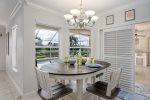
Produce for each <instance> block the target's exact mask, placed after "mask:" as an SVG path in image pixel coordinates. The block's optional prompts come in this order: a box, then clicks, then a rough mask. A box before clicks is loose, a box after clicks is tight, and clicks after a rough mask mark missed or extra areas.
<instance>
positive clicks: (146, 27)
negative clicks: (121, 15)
mask: <svg viewBox="0 0 150 100" xmlns="http://www.w3.org/2000/svg"><path fill="white" fill-rule="evenodd" d="M135 29H136V31H137V34H139V35H144V36H146V37H150V22H147V23H140V24H136V25H135Z"/></svg>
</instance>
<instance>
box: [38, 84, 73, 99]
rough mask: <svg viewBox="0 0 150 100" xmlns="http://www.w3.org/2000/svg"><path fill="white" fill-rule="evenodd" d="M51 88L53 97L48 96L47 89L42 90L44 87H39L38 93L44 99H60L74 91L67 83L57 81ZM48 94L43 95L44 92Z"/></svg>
mask: <svg viewBox="0 0 150 100" xmlns="http://www.w3.org/2000/svg"><path fill="white" fill-rule="evenodd" d="M51 89H52V91H51V92H52V97H51V98H49V99H48V98H47V96H46V95H48V94H46V91H44V90H42V89H39V90H38V94H39V95H40V97H41V98H42V99H43V100H56V99H59V98H61V97H64V96H66V95H68V94H70V93H72V89H71V88H69V87H67V86H66V85H64V84H62V83H58V82H57V83H56V84H53V85H52V86H51ZM43 91H44V93H45V94H46V95H42V94H43V93H42V92H43Z"/></svg>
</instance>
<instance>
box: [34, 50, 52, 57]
mask: <svg viewBox="0 0 150 100" xmlns="http://www.w3.org/2000/svg"><path fill="white" fill-rule="evenodd" d="M46 58H50V49H49V48H36V59H46Z"/></svg>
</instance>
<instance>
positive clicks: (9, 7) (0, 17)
mask: <svg viewBox="0 0 150 100" xmlns="http://www.w3.org/2000/svg"><path fill="white" fill-rule="evenodd" d="M16 4H17V0H0V24H2V25H5V24H6V23H7V22H8V19H9V17H10V14H11V12H12V11H13V9H14V7H15V6H16Z"/></svg>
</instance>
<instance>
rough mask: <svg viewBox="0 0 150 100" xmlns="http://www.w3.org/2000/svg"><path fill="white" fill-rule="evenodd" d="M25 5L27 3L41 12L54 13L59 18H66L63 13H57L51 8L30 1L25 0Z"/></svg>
mask: <svg viewBox="0 0 150 100" xmlns="http://www.w3.org/2000/svg"><path fill="white" fill-rule="evenodd" d="M25 3H26V4H27V5H28V6H30V7H32V8H35V9H40V10H43V11H47V12H50V13H54V14H56V15H57V16H59V17H63V16H64V14H63V13H62V12H59V11H56V10H54V9H51V8H49V7H43V6H41V5H38V4H34V3H31V2H29V1H28V0H25Z"/></svg>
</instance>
